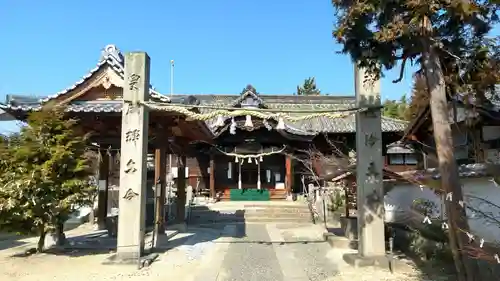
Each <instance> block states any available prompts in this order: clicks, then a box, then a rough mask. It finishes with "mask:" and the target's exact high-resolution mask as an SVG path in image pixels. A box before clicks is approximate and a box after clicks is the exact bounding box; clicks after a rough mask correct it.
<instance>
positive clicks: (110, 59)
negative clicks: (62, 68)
mask: <svg viewBox="0 0 500 281" xmlns="http://www.w3.org/2000/svg"><path fill="white" fill-rule="evenodd" d="M105 67H109V68H111V69H112V70H113V71H114V72H115V73H116V74H117V75H118V76H119V77H120V78H121V79H122V80H123V79H124V74H125V67H124V58H123V55H122V53H121V52H120V50H119V49H118V48H117V47H116V46H115V45H107V46H106V47H104V49H103V50H102V51H101V58H100V59H99V62H98V63H97V66H96V67H94V68H93V69H91V70H90V71H89V72H88V73H87V74H85V75H84V76H83V77H82V78H81V79H80V80H78V81H77V82H75V83H74V84H73V85H71V86H69V87H67V88H66V89H64V90H62V91H60V92H57V93H56V94H54V95H50V96H47V97H44V98H41V99H40V100H39V102H40V103H42V104H43V103H46V102H49V101H52V100H54V99H57V98H59V97H61V96H64V95H66V94H68V93H70V92H71V91H72V90H74V89H76V88H78V87H79V86H80V85H82V84H83V83H85V82H87V81H89V80H90V79H91V78H92V77H93V76H94V75H95V74H97V73H98V72H99V71H101V70H102V69H103V68H105ZM149 94H150V97H151V98H152V99H154V100H157V101H160V102H170V99H169V98H168V97H167V96H164V95H162V94H160V93H159V92H157V91H156V90H155V89H154V88H153V87H152V86H151V87H150V88H149Z"/></svg>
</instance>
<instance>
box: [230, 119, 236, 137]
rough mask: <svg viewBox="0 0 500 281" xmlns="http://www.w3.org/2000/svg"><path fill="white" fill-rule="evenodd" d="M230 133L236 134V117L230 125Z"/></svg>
mask: <svg viewBox="0 0 500 281" xmlns="http://www.w3.org/2000/svg"><path fill="white" fill-rule="evenodd" d="M229 133H230V134H231V135H236V121H234V118H232V119H231V127H229Z"/></svg>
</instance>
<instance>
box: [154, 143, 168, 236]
mask: <svg viewBox="0 0 500 281" xmlns="http://www.w3.org/2000/svg"><path fill="white" fill-rule="evenodd" d="M166 158H167V154H166V149H165V147H164V146H163V147H160V148H156V149H155V183H156V185H155V200H156V210H155V233H156V235H162V234H165V219H164V217H165V197H166V196H165V193H166V183H165V179H166V176H167V163H166V162H167V161H166V160H167V159H166ZM156 237H158V236H156Z"/></svg>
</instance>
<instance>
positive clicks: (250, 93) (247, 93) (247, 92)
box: [231, 85, 267, 108]
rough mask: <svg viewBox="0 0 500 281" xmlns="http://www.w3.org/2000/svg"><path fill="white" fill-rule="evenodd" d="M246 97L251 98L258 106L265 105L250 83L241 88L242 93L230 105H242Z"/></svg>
mask: <svg viewBox="0 0 500 281" xmlns="http://www.w3.org/2000/svg"><path fill="white" fill-rule="evenodd" d="M247 98H252V99H253V100H254V101H255V102H256V103H257V105H258V106H259V107H264V108H265V107H267V106H266V105H265V103H264V101H263V100H262V99H261V98H260V95H259V94H258V93H257V91H256V90H255V88H254V87H253V86H252V85H248V86H246V88H245V89H244V90H243V92H242V94H241V95H240V96H239V97H237V98H236V99H235V100H234V101H233V102H232V103H231V106H233V107H235V106H238V105H242V103H243V102H244V101H245V100H246V99H247Z"/></svg>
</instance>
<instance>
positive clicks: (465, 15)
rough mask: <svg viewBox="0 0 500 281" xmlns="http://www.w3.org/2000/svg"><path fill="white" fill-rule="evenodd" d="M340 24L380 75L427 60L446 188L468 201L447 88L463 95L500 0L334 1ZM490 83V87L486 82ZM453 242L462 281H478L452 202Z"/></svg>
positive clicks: (346, 49) (424, 66)
mask: <svg viewBox="0 0 500 281" xmlns="http://www.w3.org/2000/svg"><path fill="white" fill-rule="evenodd" d="M332 3H333V5H334V8H335V11H336V17H337V23H336V26H335V30H334V32H333V34H334V36H335V37H336V38H337V41H338V42H339V43H340V44H342V45H343V50H342V51H343V53H348V54H349V55H350V56H351V58H352V59H353V61H355V62H356V64H358V65H359V66H361V67H365V68H367V69H368V71H369V72H371V73H372V74H374V77H375V78H378V77H380V76H381V75H382V70H383V69H392V68H394V67H396V66H397V65H398V64H399V65H400V66H401V68H400V71H399V72H400V75H399V76H400V77H399V78H398V79H396V80H394V82H399V81H401V79H402V76H403V73H404V67H405V65H406V62H407V61H412V62H416V63H419V64H420V66H421V72H422V73H423V75H424V76H425V78H426V79H425V80H426V84H427V86H428V89H429V97H430V106H431V114H432V123H433V127H434V139H435V142H436V147H437V150H436V151H437V155H438V158H439V170H440V172H441V180H442V181H441V183H442V189H443V190H444V191H445V192H453V198H454V201H459V200H463V194H462V189H461V185H460V182H459V178H458V169H457V164H456V161H455V159H454V151H453V142H452V140H453V138H452V133H451V126H450V124H449V122H447V121H448V110H447V93H450V94H453V93H456V87H455V84H457V81H459V79H458V77H459V76H460V75H461V69H463V67H464V66H465V67H466V68H467V67H470V66H472V65H474V64H475V63H476V62H475V60H474V59H467V58H469V57H471V58H472V57H474V56H473V55H471V56H468V55H467V54H470V53H472V54H473V53H477V52H475V51H474V50H475V49H476V48H477V46H478V45H481V44H478V43H477V42H484V40H485V38H486V37H487V36H488V32H489V31H490V30H491V29H492V27H493V26H494V24H495V23H497V22H498V20H499V17H498V11H499V9H498V8H499V5H500V3H499V1H487V0H484V1H483V0H478V1H443V0H395V1H379V0H365V1H351V0H332ZM485 88H486V87H485ZM445 207H446V213H447V214H448V225H449V226H450V229H449V231H448V233H449V241H450V247H451V250H452V253H453V259H454V263H455V268H456V270H457V280H459V281H465V280H467V281H472V280H477V279H476V278H478V277H477V276H478V272H477V264H475V263H473V262H470V259H468V258H467V251H466V249H467V248H466V247H467V246H468V245H469V240H468V237H467V235H466V233H467V232H468V230H469V226H468V222H467V217H466V214H465V209H464V208H461V207H460V206H458V204H456V202H446V204H445Z"/></svg>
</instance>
